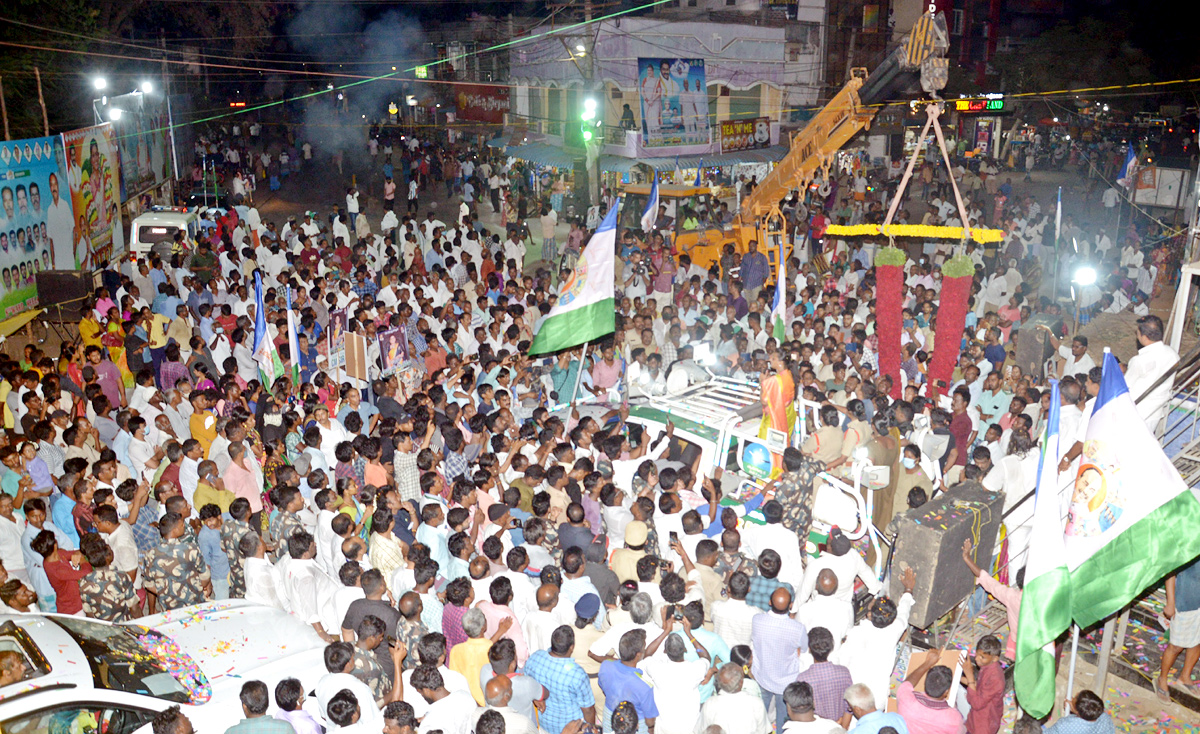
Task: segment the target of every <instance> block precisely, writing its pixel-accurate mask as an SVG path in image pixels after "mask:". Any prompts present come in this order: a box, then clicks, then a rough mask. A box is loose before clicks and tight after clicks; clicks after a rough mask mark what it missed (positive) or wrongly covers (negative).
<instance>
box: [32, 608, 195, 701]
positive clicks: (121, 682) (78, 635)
mask: <svg viewBox="0 0 1200 734" xmlns="http://www.w3.org/2000/svg"><path fill="white" fill-rule="evenodd" d="M51 619H53V621H54V622H55V623H56V624H57V625H58V626H60V627H62V628H63V630H64V631H65V632H66V633H67V634H69V635H70V636H71V637H72V638H73V639H74V640H75V644H77V645H79V647H80V649H81V650H83V654H84V655H85V656H86V658H87V661H88V665H89V666H90V667H91V669H92V680H93V683H94V685H95V686H96V688H97V689H101V690H103V689H108V690H113V691H125V692H127V693H137V694H140V695H143V696H153V697H155V698H159V699H162V700H164V701H170V702H172V703H193V704H199V703H204V701H207V700H208V699H207V698H206V697H204V695H203V694H202V693H200V691H201V690H203V689H202V688H201V686H206V685H207V684H208V679H207V678H205V677H204V673H203V672H202V671H199V668H197V669H196V670H197V671H198V675H199V676H200V677H201V678H203V680H196V679H194V678H192V677H189V676H186V675H182V674H180V676H179V677H176V674H175V673H173V672H172V671H171V670H170V669H168V667H167V664H166V663H164V662H161V661H159V660H158V659H157V658H155V657H154V655H153V654H151V652H150V649H151V648H152V647H153V646H156V645H157V644H158V643H159V642H160V641H161V640H162V639H165V638H163V636H162V635H161V634H159V633H158V632H155V631H154V630H149V631H147V632H140V631H138V630H136V629H135V628H133V627H126V626H124V625H120V624H101V623H98V622H93V621H90V620H85V619H81V618H79V617H52V618H51ZM143 629H144V628H143ZM183 655H186V654H183ZM184 662H188V663H191V664H192V665H194V663H192V662H191V659H190V658H187V659H186V661H184ZM193 691H195V693H194V694H193ZM208 695H211V692H209V693H208Z"/></svg>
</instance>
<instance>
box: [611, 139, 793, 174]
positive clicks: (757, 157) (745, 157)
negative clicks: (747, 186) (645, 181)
mask: <svg viewBox="0 0 1200 734" xmlns="http://www.w3.org/2000/svg"><path fill="white" fill-rule="evenodd" d="M787 152H788V149H787V146H783V145H772V146H771V147H769V148H759V149H758V150H739V151H737V152H736V153H716V154H709V155H681V156H679V158H674V157H671V158H643V159H641V160H639V161H635V162H636V163H644V164H646V165H648V166H653V167H654V170H656V171H674V170H675V166H676V165H677V164H678V166H679V168H681V169H687V168H697V167H699V165H700V163H701V162H703V163H704V166H705V167H709V166H716V167H722V166H733V165H736V164H738V163H772V162H775V161H780V160H783V157H784V156H785V155H787Z"/></svg>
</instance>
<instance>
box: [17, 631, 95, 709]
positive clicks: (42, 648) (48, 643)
mask: <svg viewBox="0 0 1200 734" xmlns="http://www.w3.org/2000/svg"><path fill="white" fill-rule="evenodd" d="M56 616H60V615H56V614H0V626H3V625H5V624H7V623H8V622H12V623H13V624H14V625H16V627H17V628H18V629H19V630H22V631H24V632H25V634H26V635H28V637H29V639H30V641H31V642H32V643H33V645H34V647H35V649H36V652H37V653H38V654H40V655H41V656H42V658H44V660H45V662H46V665H47V666H48V667H49V668H50V672H49V673H46V674H45V675H39V676H37V677H34V678H28V679H26V680H23V681H21V682H19V683H14V684H12V685H10V686H5V687H4V688H0V701H4V700H7V699H11V698H13V697H14V696H17V695H21V694H23V693H25V692H27V691H31V690H40V689H45V688H47V687H50V686H54V685H68V686H73V687H76V688H85V689H89V688H92V671H91V669H90V668H89V666H88V664H87V661H85V660H83V650H82V649H80V647H79V645H78V644H77V643H76V642H75V640H74V638H72V637H71V635H69V634H67V631H66V630H64V629H63V628H62V627H59V626H58V625H57V624H55V623H54V622H53V621H52V619H51V618H52V617H56ZM8 639H11V636H10V635H6V634H4V633H3V631H2V630H0V641H2V642H0V648H2V649H6V650H8V649H13V650H19V651H21V652H22V654H24V655H25V658H26V661H27V662H30V663H32V664H33V665H34V667H35V669H36V666H37V662H38V661H36V660H30V657H31V656H30V655H28V654H27V653H26V651H25V650H23V649H22V648H21V646H20V645H15V644H14V645H9V644H7V640H8Z"/></svg>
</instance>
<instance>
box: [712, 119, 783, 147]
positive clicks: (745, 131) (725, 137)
mask: <svg viewBox="0 0 1200 734" xmlns="http://www.w3.org/2000/svg"><path fill="white" fill-rule="evenodd" d="M720 129H721V152H722V153H733V152H735V151H739V150H754V149H756V148H767V147H770V145H771V118H769V117H755V118H752V119H749V120H722V121H721V128H720Z"/></svg>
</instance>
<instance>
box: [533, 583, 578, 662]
mask: <svg viewBox="0 0 1200 734" xmlns="http://www.w3.org/2000/svg"><path fill="white" fill-rule="evenodd" d="M558 600H559V591H558V587H557V586H555V585H553V584H542V585H541V586H539V587H538V590H537V609H535V610H533V611H531V612H529V613H528V614H526V615H525V616H524V619H522V620H521V631H522V632H524V633H525V645H526V646H527V647H528V648H529V654H530V655H532V654H533V653H535V652H537V651H538V650H549V649H550V636H551V635H552V634H554V630H556V629H558V628H559V627H560V626H562V625H564V624H570V623H571V622H574V621H575V620H574V619H563V615H560V614H558V613H557V612H556V611H555V609H556V607H558Z"/></svg>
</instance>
